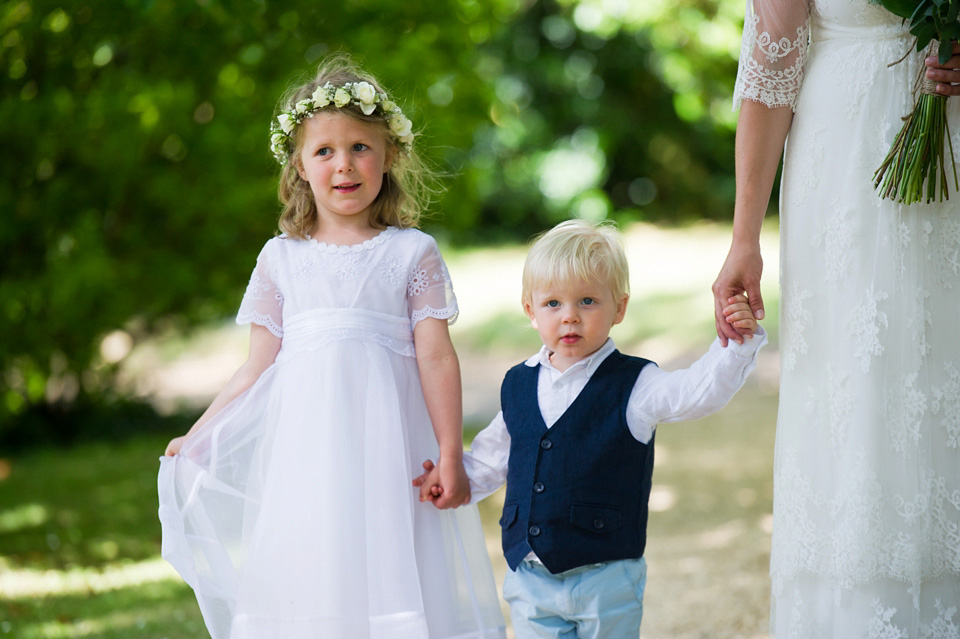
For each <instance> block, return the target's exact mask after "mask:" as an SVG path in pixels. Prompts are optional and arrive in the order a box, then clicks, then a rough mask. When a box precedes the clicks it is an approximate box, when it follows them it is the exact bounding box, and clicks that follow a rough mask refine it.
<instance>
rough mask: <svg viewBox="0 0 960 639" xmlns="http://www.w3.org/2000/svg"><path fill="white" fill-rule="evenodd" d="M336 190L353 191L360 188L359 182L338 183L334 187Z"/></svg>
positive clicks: (342, 191) (341, 191)
mask: <svg viewBox="0 0 960 639" xmlns="http://www.w3.org/2000/svg"><path fill="white" fill-rule="evenodd" d="M333 188H334V190H336V191H339V192H340V193H353V192H354V191H356V190H357V189H359V188H360V185H359V184H338V185H336V186H335V187H333Z"/></svg>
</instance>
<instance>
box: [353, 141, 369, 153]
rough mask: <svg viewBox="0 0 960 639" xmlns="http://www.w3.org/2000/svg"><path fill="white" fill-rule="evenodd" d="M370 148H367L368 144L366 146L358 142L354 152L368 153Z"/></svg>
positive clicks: (354, 146)
mask: <svg viewBox="0 0 960 639" xmlns="http://www.w3.org/2000/svg"><path fill="white" fill-rule="evenodd" d="M368 148H370V147H368V146H367V145H366V144H364V143H363V142H357V143H356V144H354V145H353V150H354V151H366V150H367V149H368Z"/></svg>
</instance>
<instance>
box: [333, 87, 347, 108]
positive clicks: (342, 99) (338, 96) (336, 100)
mask: <svg viewBox="0 0 960 639" xmlns="http://www.w3.org/2000/svg"><path fill="white" fill-rule="evenodd" d="M348 104H350V94H349V93H347V92H346V90H345V89H344V88H343V87H340V88H339V89H337V92H336V93H334V94H333V105H334V106H335V107H337V108H338V109H339V108H341V107H344V106H346V105H348Z"/></svg>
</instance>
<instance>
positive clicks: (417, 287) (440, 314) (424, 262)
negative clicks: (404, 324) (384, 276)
mask: <svg viewBox="0 0 960 639" xmlns="http://www.w3.org/2000/svg"><path fill="white" fill-rule="evenodd" d="M407 298H408V299H409V300H410V323H411V325H413V326H416V325H417V322H419V321H420V320H422V319H425V318H427V317H436V318H437V319H445V320H447V321H448V322H449V323H450V324H453V323H454V322H455V321H456V320H457V314H458V313H459V309H458V308H457V298H456V296H455V295H454V294H453V283H452V282H451V281H450V273H448V272H447V265H446V264H445V263H444V261H443V257H441V256H440V249H438V248H437V243H436V242H434V241H433V238H430V242H429V244H428V246H427V248H426V250H425V251H424V252H423V254H422V255H421V256H420V259H419V260H418V261H417V263H416V264H415V265H414V267H413V269H412V270H411V271H410V274H409V276H408V277H407Z"/></svg>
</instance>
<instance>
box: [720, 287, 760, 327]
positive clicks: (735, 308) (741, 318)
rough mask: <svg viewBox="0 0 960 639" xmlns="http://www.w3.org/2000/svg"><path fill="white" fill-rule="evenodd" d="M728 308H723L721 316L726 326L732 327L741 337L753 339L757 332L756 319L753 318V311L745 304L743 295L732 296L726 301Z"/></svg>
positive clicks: (745, 299) (745, 300) (745, 297)
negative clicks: (724, 319)
mask: <svg viewBox="0 0 960 639" xmlns="http://www.w3.org/2000/svg"><path fill="white" fill-rule="evenodd" d="M727 302H729V305H728V306H725V307H724V308H723V316H724V318H726V321H727V324H729V325H730V326H733V327H734V328H735V329H736V330H737V332H738V333H739V334H740V335H742V336H743V337H750V338H752V337H753V334H754V333H756V332H757V318H756V317H754V316H753V309H751V308H750V304H748V303H747V296H746V295H744V294H742V293H741V294H740V295H734V296H733V297H731V298H729V299H728V300H727Z"/></svg>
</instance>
